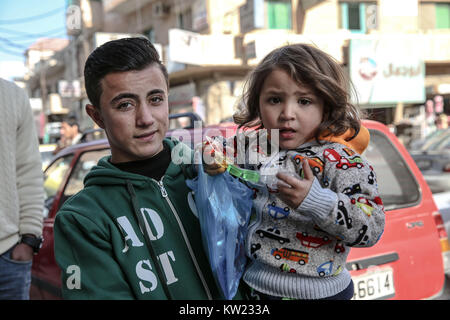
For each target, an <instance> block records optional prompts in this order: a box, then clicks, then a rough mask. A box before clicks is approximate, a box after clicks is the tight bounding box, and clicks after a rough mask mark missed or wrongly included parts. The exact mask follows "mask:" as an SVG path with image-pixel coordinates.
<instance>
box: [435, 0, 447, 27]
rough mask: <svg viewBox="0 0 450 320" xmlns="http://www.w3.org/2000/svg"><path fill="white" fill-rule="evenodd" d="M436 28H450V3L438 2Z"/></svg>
mask: <svg viewBox="0 0 450 320" xmlns="http://www.w3.org/2000/svg"><path fill="white" fill-rule="evenodd" d="M436 29H450V3H436Z"/></svg>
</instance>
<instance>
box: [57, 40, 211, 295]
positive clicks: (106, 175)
mask: <svg viewBox="0 0 450 320" xmlns="http://www.w3.org/2000/svg"><path fill="white" fill-rule="evenodd" d="M84 75H85V85H86V92H87V95H88V97H89V100H90V104H88V105H86V112H87V113H88V115H89V116H90V117H91V118H92V119H93V120H94V122H95V123H96V124H97V125H98V126H99V127H100V128H102V129H104V130H105V132H106V135H107V138H108V141H109V144H110V146H111V156H107V157H104V158H102V159H100V160H99V162H98V164H97V166H95V167H94V168H92V170H91V171H90V172H89V173H88V174H87V176H86V177H85V181H84V183H85V185H84V189H82V190H81V191H80V192H79V193H77V194H76V195H74V196H73V197H71V198H70V199H69V200H67V201H66V202H65V203H64V205H63V206H62V208H61V209H60V210H59V212H58V214H57V216H56V219H55V227H54V232H55V234H54V240H55V258H56V261H57V263H58V265H59V266H60V268H61V271H62V293H63V297H64V298H65V299H152V300H166V299H192V300H201V299H218V298H220V293H219V291H218V287H217V285H216V283H215V282H214V278H213V275H212V272H211V270H210V266H209V263H208V259H207V257H206V254H205V252H204V251H203V250H202V239H201V233H200V226H199V221H198V218H197V216H196V209H195V204H193V200H192V193H191V192H190V190H189V189H188V187H187V185H186V183H185V180H186V179H187V178H191V177H192V176H193V175H195V172H194V168H193V167H192V166H183V165H178V164H175V163H174V161H172V160H173V156H172V153H173V152H172V151H173V150H174V148H177V149H178V150H179V153H178V154H180V153H183V154H184V155H185V156H187V157H188V158H191V157H192V150H191V149H190V148H189V147H188V146H187V145H185V144H182V143H180V142H179V141H178V140H176V139H168V138H165V136H166V132H167V130H168V124H169V105H168V89H169V81H168V73H167V70H166V68H165V66H164V65H163V64H162V63H161V61H160V58H159V55H158V52H157V51H156V49H155V48H154V46H153V45H152V44H151V43H150V42H149V41H148V40H147V39H145V38H139V37H138V38H126V39H120V40H114V41H110V42H107V43H105V44H103V45H102V46H100V47H98V48H97V49H95V50H94V51H93V52H92V53H91V55H90V56H89V57H88V59H87V61H86V65H85V70H84ZM77 275H78V276H77Z"/></svg>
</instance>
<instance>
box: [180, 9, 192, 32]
mask: <svg viewBox="0 0 450 320" xmlns="http://www.w3.org/2000/svg"><path fill="white" fill-rule="evenodd" d="M177 25H178V28H180V29H183V30H189V31H192V10H191V9H188V10H186V11H184V12H181V13H179V14H178V16H177Z"/></svg>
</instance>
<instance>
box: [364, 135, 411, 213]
mask: <svg viewBox="0 0 450 320" xmlns="http://www.w3.org/2000/svg"><path fill="white" fill-rule="evenodd" d="M363 155H364V156H365V157H366V158H367V160H368V161H369V162H370V164H371V165H372V166H373V168H374V170H375V174H376V176H377V181H378V189H379V192H380V197H381V199H382V200H383V203H384V206H385V208H386V210H393V209H398V208H402V207H408V206H412V205H415V204H416V203H417V201H418V200H419V199H420V191H419V185H418V183H417V181H416V179H415V177H414V176H413V174H412V172H411V171H410V170H409V167H408V164H407V163H406V162H405V160H404V159H403V157H402V156H401V154H400V153H399V151H397V149H396V147H395V146H394V145H393V144H392V142H391V141H389V139H388V137H387V136H386V135H384V134H383V133H382V132H380V131H378V130H370V144H369V146H368V147H367V149H366V151H365V152H364V153H363Z"/></svg>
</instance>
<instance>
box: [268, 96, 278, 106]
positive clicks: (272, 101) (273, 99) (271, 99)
mask: <svg viewBox="0 0 450 320" xmlns="http://www.w3.org/2000/svg"><path fill="white" fill-rule="evenodd" d="M267 101H268V102H269V103H272V104H277V103H280V102H281V99H280V98H278V97H270V98H269V99H267Z"/></svg>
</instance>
